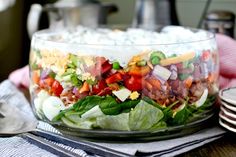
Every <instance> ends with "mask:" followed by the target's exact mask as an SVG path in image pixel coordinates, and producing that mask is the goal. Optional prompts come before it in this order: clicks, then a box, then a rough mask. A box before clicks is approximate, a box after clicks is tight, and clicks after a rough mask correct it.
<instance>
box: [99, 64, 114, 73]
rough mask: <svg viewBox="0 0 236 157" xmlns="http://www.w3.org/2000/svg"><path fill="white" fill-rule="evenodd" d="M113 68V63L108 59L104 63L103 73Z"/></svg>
mask: <svg viewBox="0 0 236 157" xmlns="http://www.w3.org/2000/svg"><path fill="white" fill-rule="evenodd" d="M111 69H112V64H110V63H109V61H106V62H105V63H103V64H102V68H101V73H102V74H105V73H107V72H109V71H110V70H111Z"/></svg>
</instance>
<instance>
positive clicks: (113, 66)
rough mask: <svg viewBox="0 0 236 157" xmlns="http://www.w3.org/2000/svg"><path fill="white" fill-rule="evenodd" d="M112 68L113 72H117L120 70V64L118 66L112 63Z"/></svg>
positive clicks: (116, 63)
mask: <svg viewBox="0 0 236 157" xmlns="http://www.w3.org/2000/svg"><path fill="white" fill-rule="evenodd" d="M112 68H113V69H115V70H119V69H120V64H119V62H114V63H112Z"/></svg>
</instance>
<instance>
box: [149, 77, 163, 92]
mask: <svg viewBox="0 0 236 157" xmlns="http://www.w3.org/2000/svg"><path fill="white" fill-rule="evenodd" d="M147 81H148V82H149V83H150V84H151V85H152V86H153V88H155V89H158V90H161V82H160V81H159V80H158V79H155V78H149V79H148V80H147Z"/></svg>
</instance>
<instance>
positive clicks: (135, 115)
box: [129, 100, 164, 130]
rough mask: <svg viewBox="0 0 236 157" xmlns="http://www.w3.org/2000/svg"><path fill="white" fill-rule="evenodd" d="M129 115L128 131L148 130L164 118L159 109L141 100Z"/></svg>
mask: <svg viewBox="0 0 236 157" xmlns="http://www.w3.org/2000/svg"><path fill="white" fill-rule="evenodd" d="M129 114H130V115H129V127H130V130H146V129H149V128H151V127H152V126H153V125H154V124H156V123H158V122H159V121H160V120H161V119H162V118H163V117H164V114H163V112H162V111H161V110H160V109H158V108H156V107H154V106H153V105H150V104H148V103H147V102H145V101H142V100H141V101H140V102H139V103H138V104H137V106H136V107H135V108H134V109H133V110H131V111H130V113H129Z"/></svg>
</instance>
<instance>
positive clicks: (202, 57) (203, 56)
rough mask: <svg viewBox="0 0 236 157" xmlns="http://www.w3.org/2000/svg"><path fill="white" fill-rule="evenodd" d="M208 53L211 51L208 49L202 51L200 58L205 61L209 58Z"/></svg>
mask: <svg viewBox="0 0 236 157" xmlns="http://www.w3.org/2000/svg"><path fill="white" fill-rule="evenodd" d="M210 55H211V52H210V51H209V50H206V51H203V52H202V56H201V59H202V60H203V61H207V60H209V58H210Z"/></svg>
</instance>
